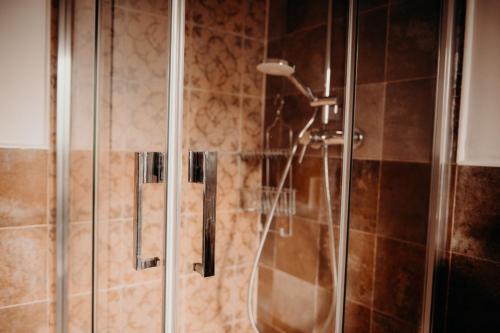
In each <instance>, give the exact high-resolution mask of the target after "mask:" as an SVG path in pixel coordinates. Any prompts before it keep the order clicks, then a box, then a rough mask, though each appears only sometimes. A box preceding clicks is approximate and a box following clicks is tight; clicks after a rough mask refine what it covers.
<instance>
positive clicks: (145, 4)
mask: <svg viewBox="0 0 500 333" xmlns="http://www.w3.org/2000/svg"><path fill="white" fill-rule="evenodd" d="M114 5H115V6H122V7H125V8H130V9H134V10H139V11H144V12H151V13H153V14H156V15H167V14H168V1H166V0H146V1H144V0H117V1H116V2H115V4H114Z"/></svg>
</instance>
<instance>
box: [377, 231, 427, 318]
mask: <svg viewBox="0 0 500 333" xmlns="http://www.w3.org/2000/svg"><path fill="white" fill-rule="evenodd" d="M424 267H425V248H424V247H423V246H420V245H411V244H408V243H402V242H398V241H394V240H388V239H385V238H381V237H379V238H378V241H377V259H376V273H375V293H374V300H373V305H374V308H375V309H377V310H380V311H382V312H384V313H387V314H390V315H392V316H394V317H397V318H400V319H402V320H405V321H409V322H411V323H413V324H417V323H418V321H419V320H420V314H421V307H422V293H423V284H424Z"/></svg>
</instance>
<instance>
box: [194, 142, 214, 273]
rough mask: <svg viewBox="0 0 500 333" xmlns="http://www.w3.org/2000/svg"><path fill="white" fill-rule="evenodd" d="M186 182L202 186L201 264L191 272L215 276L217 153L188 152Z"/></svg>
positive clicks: (196, 264) (195, 265) (196, 265)
mask: <svg viewBox="0 0 500 333" xmlns="http://www.w3.org/2000/svg"><path fill="white" fill-rule="evenodd" d="M188 170H189V171H188V181H189V182H190V183H199V184H203V227H202V228H203V239H202V251H203V252H202V259H201V263H195V264H193V270H195V271H196V272H198V273H200V274H201V276H203V277H210V276H214V275H215V222H216V216H215V209H216V198H217V153H216V152H208V151H203V152H202V151H190V152H189V166H188Z"/></svg>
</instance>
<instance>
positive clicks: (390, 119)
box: [368, 79, 434, 162]
mask: <svg viewBox="0 0 500 333" xmlns="http://www.w3.org/2000/svg"><path fill="white" fill-rule="evenodd" d="M433 124H434V80H433V79H425V80H416V81H406V82H395V83H389V84H388V85H387V89H386V105H385V114H384V140H383V142H384V144H383V159H384V160H396V161H419V162H426V161H430V159H431V153H432V137H433ZM368 135H369V134H368Z"/></svg>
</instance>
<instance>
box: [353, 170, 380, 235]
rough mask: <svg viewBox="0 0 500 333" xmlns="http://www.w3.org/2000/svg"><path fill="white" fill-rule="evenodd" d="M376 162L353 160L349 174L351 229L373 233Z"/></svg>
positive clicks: (376, 189)
mask: <svg viewBox="0 0 500 333" xmlns="http://www.w3.org/2000/svg"><path fill="white" fill-rule="evenodd" d="M379 168H380V162H378V161H363V160H354V161H353V163H352V171H351V172H352V173H351V205H350V224H349V227H350V228H351V229H357V230H363V231H369V232H375V225H376V221H377V202H378V185H379Z"/></svg>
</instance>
